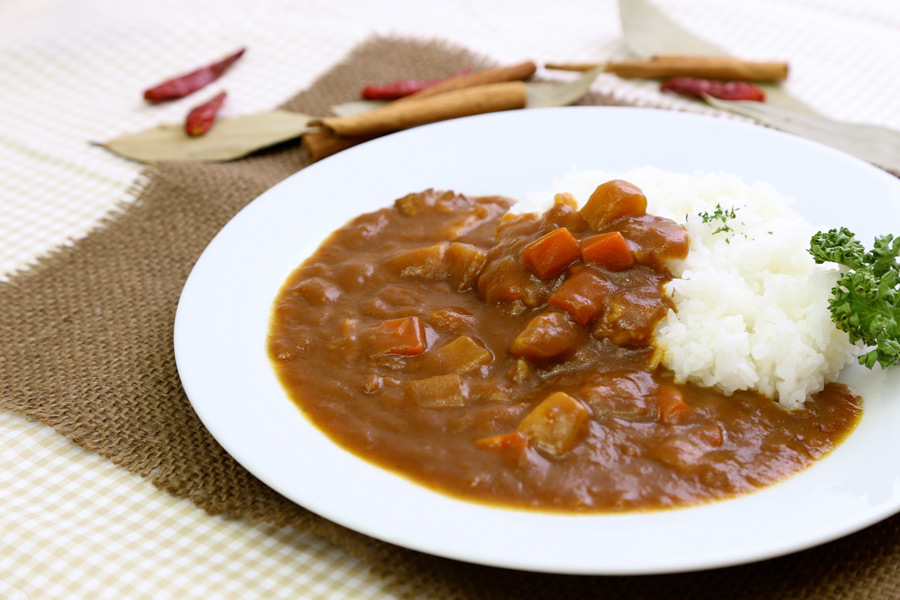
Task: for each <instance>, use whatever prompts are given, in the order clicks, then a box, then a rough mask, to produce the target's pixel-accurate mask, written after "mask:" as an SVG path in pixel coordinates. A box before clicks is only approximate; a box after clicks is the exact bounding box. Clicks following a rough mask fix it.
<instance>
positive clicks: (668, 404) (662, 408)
mask: <svg viewBox="0 0 900 600" xmlns="http://www.w3.org/2000/svg"><path fill="white" fill-rule="evenodd" d="M656 407H657V408H658V409H659V420H660V421H662V422H663V423H668V424H670V425H677V424H678V423H683V422H684V420H685V419H687V417H688V415H689V414H690V413H691V408H690V407H689V406H688V405H687V403H685V401H684V394H682V393H681V391H680V390H678V388H676V387H673V386H670V385H664V386H661V387H660V388H659V391H658V392H657V395H656Z"/></svg>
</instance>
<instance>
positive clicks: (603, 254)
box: [580, 231, 634, 271]
mask: <svg viewBox="0 0 900 600" xmlns="http://www.w3.org/2000/svg"><path fill="white" fill-rule="evenodd" d="M580 245H581V260H583V261H584V262H585V263H588V264H593V265H599V266H601V267H603V268H605V269H609V270H610V271H624V270H625V269H630V268H631V267H632V265H634V255H633V254H632V253H631V249H630V248H629V247H628V242H627V241H625V238H624V237H622V234H621V233H619V232H618V231H610V232H609V233H600V234H598V235H592V236H591V237H589V238H585V239H583V240H581V244H580Z"/></svg>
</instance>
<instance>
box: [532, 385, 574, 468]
mask: <svg viewBox="0 0 900 600" xmlns="http://www.w3.org/2000/svg"><path fill="white" fill-rule="evenodd" d="M589 419H590V414H589V413H588V410H587V408H585V406H584V405H583V404H582V403H581V402H579V401H578V400H576V399H575V398H573V397H572V396H570V395H568V394H566V393H565V392H554V393H553V394H550V395H549V396H547V397H546V398H545V399H544V400H543V401H542V402H541V403H540V404H538V405H537V406H536V407H535V408H534V410H532V411H531V412H530V413H528V415H527V416H526V417H525V418H524V419H522V422H521V423H519V427H518V429H517V431H518V432H519V433H521V434H522V435H524V436H525V437H527V438H528V439H529V440H531V443H532V444H534V445H535V446H536V447H537V448H538V449H540V450H542V451H544V452H546V453H547V454H549V455H550V456H553V457H555V458H560V457H562V456H564V455H565V454H567V453H568V452H569V451H571V450H572V448H574V447H575V446H576V445H577V444H578V442H579V441H580V438H581V434H582V432H583V431H584V429H585V427H586V426H587V422H588V420H589Z"/></svg>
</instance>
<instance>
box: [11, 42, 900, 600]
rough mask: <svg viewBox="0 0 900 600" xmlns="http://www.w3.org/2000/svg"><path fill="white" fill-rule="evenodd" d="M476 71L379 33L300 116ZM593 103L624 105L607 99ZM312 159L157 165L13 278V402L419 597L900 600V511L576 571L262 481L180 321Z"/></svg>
mask: <svg viewBox="0 0 900 600" xmlns="http://www.w3.org/2000/svg"><path fill="white" fill-rule="evenodd" d="M468 64H472V65H474V66H475V67H480V66H487V65H488V61H486V60H485V59H484V58H483V57H479V56H476V55H473V54H472V53H470V52H467V51H465V50H463V49H459V48H453V47H450V46H448V45H446V44H441V43H435V42H431V43H425V42H419V41H412V40H397V39H383V38H376V39H372V40H370V41H368V42H366V43H365V44H363V45H361V46H360V47H358V48H357V49H356V50H355V51H354V52H353V53H352V54H351V55H350V56H349V57H348V58H347V59H346V60H345V61H344V62H343V63H342V64H340V65H338V66H336V67H335V68H333V69H332V70H331V71H330V72H328V73H327V74H325V75H324V76H323V77H321V78H320V79H319V80H318V81H317V82H316V83H315V84H314V85H313V86H312V87H311V88H310V89H309V90H307V91H305V92H303V93H301V94H299V95H298V96H297V97H295V98H294V99H292V100H291V101H290V102H288V103H287V105H286V108H288V109H292V110H297V111H301V112H304V113H309V114H325V112H326V110H327V109H328V107H329V106H331V105H333V104H335V103H337V102H341V101H345V100H349V99H353V98H354V97H355V96H356V94H357V92H358V90H359V89H360V87H361V86H362V85H364V84H365V83H368V82H372V81H385V80H391V79H397V78H402V77H434V76H438V75H441V74H444V73H448V72H453V71H456V70H458V69H460V68H462V67H464V66H465V65H468ZM583 102H584V103H593V104H611V103H614V102H613V101H612V100H611V99H610V98H604V97H601V96H599V95H592V96H589V97H587V98H586V99H585V100H583ZM307 164H308V161H307V159H306V157H305V154H304V151H302V150H301V149H300V148H299V147H298V145H297V144H286V145H284V146H282V147H279V148H275V149H272V150H270V151H267V152H264V153H261V154H259V155H256V156H254V157H252V158H248V159H245V160H242V161H238V162H233V163H227V164H212V165H210V164H164V165H159V166H155V167H152V168H148V169H147V170H146V171H145V172H144V173H143V176H142V178H141V180H140V181H139V182H138V184H137V186H136V189H135V200H134V201H133V202H130V203H128V204H124V205H123V207H122V208H121V209H120V210H118V211H116V212H115V213H114V214H113V215H111V216H110V217H109V218H108V219H106V220H105V221H104V222H103V223H101V224H100V226H99V227H98V228H97V229H96V230H94V231H93V232H92V233H91V234H90V235H88V236H87V237H86V238H84V239H82V240H79V241H78V242H76V243H75V244H74V245H72V246H67V247H63V248H59V249H58V250H56V251H55V252H53V253H52V254H51V255H49V256H47V257H45V258H44V259H43V260H41V261H40V263H39V264H38V265H37V266H35V267H34V268H31V269H29V270H27V271H24V272H22V273H18V274H16V275H15V276H14V277H12V278H11V280H10V281H9V282H8V283H3V284H0V307H2V310H0V340H2V353H0V408H3V409H7V410H13V411H17V412H20V413H24V414H26V415H28V416H29V417H32V418H35V419H38V420H40V421H42V422H44V423H46V424H48V425H51V426H52V427H54V428H55V429H56V430H57V431H59V432H60V433H62V434H63V435H65V436H67V437H69V438H71V439H72V440H74V441H75V442H77V443H78V444H81V445H82V446H84V447H85V448H88V449H90V450H93V451H96V452H98V453H99V454H101V455H102V456H104V457H107V458H109V459H110V460H112V461H113V462H114V463H115V464H118V465H121V466H122V467H124V468H126V469H128V470H129V471H132V472H134V473H138V474H140V475H142V476H145V477H148V478H149V479H150V480H151V481H152V482H153V484H154V485H156V486H158V487H159V488H161V489H163V490H166V491H167V492H170V493H172V494H175V495H176V496H180V497H186V498H190V499H191V500H193V501H194V502H195V503H196V504H197V505H198V506H200V507H202V508H204V509H205V510H207V511H208V512H210V513H212V514H222V515H227V516H229V517H233V518H242V519H252V520H258V521H264V522H268V523H272V524H275V525H279V526H282V525H290V526H293V527H296V528H297V529H299V530H303V531H310V532H314V533H317V534H319V535H322V536H325V537H327V538H328V539H330V540H331V541H332V542H333V543H335V544H337V545H338V546H341V547H343V548H345V549H347V550H348V551H350V552H352V553H354V554H357V555H361V556H364V558H365V559H366V560H367V561H369V562H370V564H371V565H372V567H373V569H374V570H375V571H376V572H378V573H379V574H381V575H383V576H384V577H387V578H389V579H390V580H392V581H393V582H395V583H396V585H397V589H398V590H402V591H403V592H405V593H407V594H410V595H415V594H421V595H423V596H426V597H429V598H492V599H496V598H547V597H560V598H582V597H603V598H618V597H627V598H658V597H666V598H682V597H684V598H688V597H690V598H708V597H730V598H786V599H787V598H873V597H883V598H898V597H900V517H894V518H892V519H889V520H887V521H885V522H883V523H880V524H878V525H875V526H873V527H870V528H868V529H867V530H865V531H862V532H860V533H857V534H855V535H852V536H850V537H847V538H845V539H842V540H839V541H836V542H833V543H831V544H827V545H825V546H822V547H819V548H816V549H813V550H809V551H806V552H801V553H798V554H794V555H791V556H788V557H784V558H780V559H774V560H770V561H766V562H761V563H756V564H752V565H747V566H741V567H734V568H728V569H719V570H714V571H707V572H699V573H689V574H679V575H666V576H653V577H575V576H559V575H546V574H536V573H522V572H516V571H509V570H503V569H496V568H490V567H481V566H475V565H468V564H464V563H460V562H456V561H451V560H446V559H440V558H435V557H431V556H427V555H424V554H420V553H417V552H412V551H408V550H404V549H401V548H397V547H394V546H391V545H389V544H385V543H382V542H378V541H375V540H372V539H369V538H367V537H365V536H362V535H359V534H356V533H354V532H352V531H349V530H347V529H344V528H343V527H340V526H338V525H335V524H333V523H330V522H328V521H326V520H324V519H322V518H320V517H318V516H316V515H314V514H312V513H310V512H309V511H307V510H305V509H303V508H301V507H299V506H297V505H295V504H293V503H292V502H290V501H288V500H287V499H285V498H283V497H282V496H280V495H278V494H277V493H275V492H274V491H272V490H271V489H270V488H268V487H266V486H265V485H263V484H262V483H261V482H260V481H258V480H257V479H256V478H255V477H253V476H252V475H251V474H250V473H249V472H248V471H246V470H245V469H244V468H243V467H241V466H240V465H239V464H237V462H235V461H234V459H232V458H231V457H230V456H229V455H228V454H227V453H226V452H225V451H224V450H223V449H222V448H221V447H220V446H219V445H218V444H217V443H216V441H215V440H214V439H213V438H212V436H211V435H210V434H209V433H208V432H207V431H206V429H205V428H204V427H203V426H202V424H201V423H200V421H199V419H198V418H197V417H196V415H195V414H194V412H193V410H192V409H191V406H190V404H189V402H188V399H187V397H186V396H185V394H184V391H183V390H182V388H181V385H180V382H179V379H178V374H177V371H176V368H175V357H174V353H173V349H172V325H173V321H174V316H175V308H176V304H177V302H178V297H179V294H180V293H181V288H182V285H183V283H184V281H185V279H186V277H187V275H188V273H189V272H190V269H191V267H192V266H193V264H194V261H195V260H196V259H197V258H198V257H199V255H200V254H201V252H202V251H203V249H204V248H205V246H206V244H207V243H208V242H209V240H211V239H212V237H213V236H214V235H215V234H216V232H217V231H218V230H219V229H220V228H221V227H222V226H223V225H225V223H226V222H227V221H228V220H229V219H230V218H231V217H232V216H233V215H234V214H235V213H236V212H237V211H238V210H240V209H241V208H242V207H243V206H244V205H245V204H247V203H248V202H249V201H251V200H253V199H254V198H255V197H256V196H258V195H259V194H260V193H262V192H263V191H264V190H266V189H268V188H269V187H271V186H272V185H274V184H275V183H277V182H279V181H281V180H282V179H284V178H285V177H288V176H289V175H291V174H293V173H295V172H296V171H298V170H299V169H302V168H303V167H305V166H307ZM873 458H875V457H873ZM809 502H815V498H809ZM597 543H598V544H603V540H602V539H598V540H597Z"/></svg>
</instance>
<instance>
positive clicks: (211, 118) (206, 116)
mask: <svg viewBox="0 0 900 600" xmlns="http://www.w3.org/2000/svg"><path fill="white" fill-rule="evenodd" d="M225 96H227V94H226V93H225V92H222V93H221V94H219V95H217V96H216V97H215V98H213V99H212V100H210V101H209V102H204V103H203V104H201V105H200V106H198V107H196V108H194V109H193V110H192V111H191V112H189V113H188V116H187V118H186V119H185V120H184V131H185V133H187V134H188V135H189V136H191V137H197V136H201V135H203V134H205V133H206V132H207V131H209V130H210V129H211V128H212V126H213V123H215V121H216V115H217V114H219V109H221V108H222V104H223V103H224V102H225Z"/></svg>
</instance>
